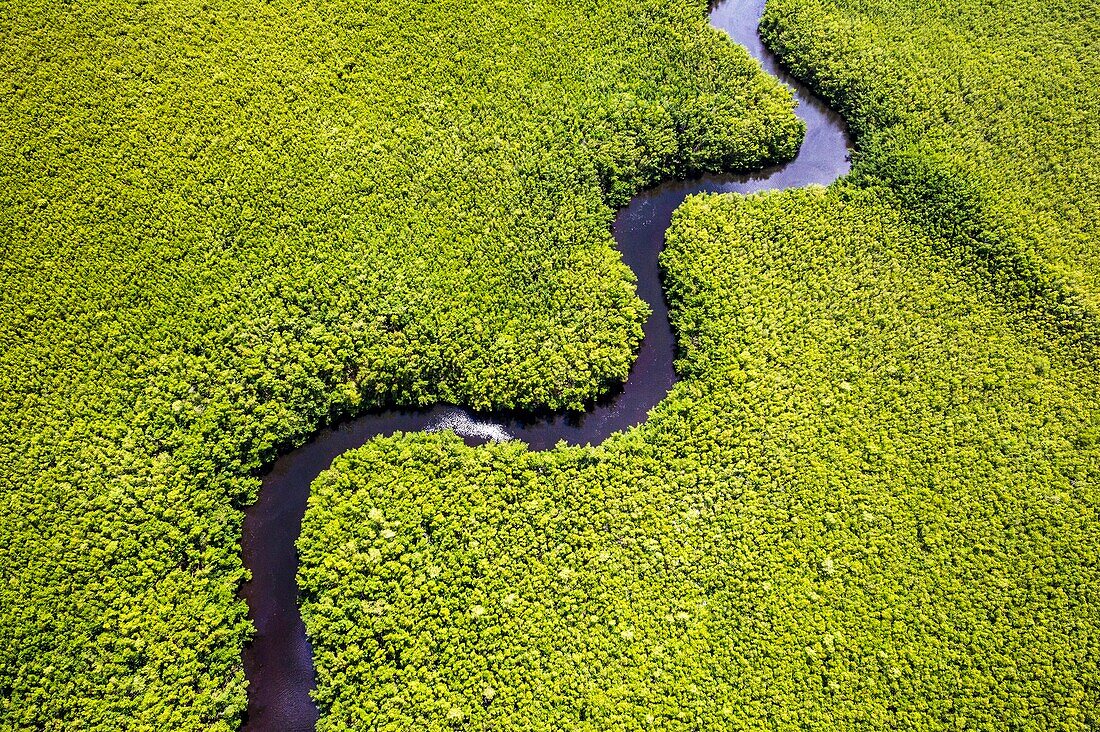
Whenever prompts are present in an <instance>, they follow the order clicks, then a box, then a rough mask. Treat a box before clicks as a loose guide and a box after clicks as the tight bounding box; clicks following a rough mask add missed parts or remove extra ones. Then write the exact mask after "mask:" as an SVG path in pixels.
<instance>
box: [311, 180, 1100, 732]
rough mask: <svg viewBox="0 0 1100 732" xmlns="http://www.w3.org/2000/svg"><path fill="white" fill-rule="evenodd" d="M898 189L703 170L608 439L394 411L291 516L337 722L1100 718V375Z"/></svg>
mask: <svg viewBox="0 0 1100 732" xmlns="http://www.w3.org/2000/svg"><path fill="white" fill-rule="evenodd" d="M942 244H943V243H942V242H937V241H933V240H931V239H930V238H929V237H928V236H927V235H926V234H924V233H919V232H918V231H915V230H913V229H911V228H910V227H908V226H907V224H906V222H905V220H904V218H903V217H901V216H900V215H899V214H898V213H896V209H895V207H894V204H893V202H892V201H891V200H890V197H889V196H888V195H886V194H885V193H882V192H878V191H872V190H860V189H857V188H855V187H853V186H850V185H842V186H838V187H835V188H833V189H830V190H829V191H824V190H821V189H814V190H808V191H797V192H791V193H784V194H777V195H771V196H765V197H752V198H748V199H742V198H737V197H717V196H712V197H700V198H694V199H690V200H689V202H688V203H687V204H686V205H685V207H683V208H682V209H681V211H680V212H679V214H678V216H677V220H676V221H675V222H674V225H673V230H672V232H671V234H670V237H669V249H668V250H667V252H666V254H665V255H664V258H663V261H664V264H665V266H666V267H667V269H668V276H669V280H670V289H671V302H672V305H673V311H674V313H675V316H676V322H677V325H678V326H679V328H680V332H681V337H682V344H683V346H684V349H685V353H684V359H683V362H682V365H683V368H684V370H685V371H686V373H687V374H688V378H687V379H686V380H685V381H684V382H683V383H681V384H679V385H678V386H677V387H676V388H675V389H674V391H673V393H672V395H671V396H670V397H669V398H668V399H667V400H665V401H664V402H663V403H662V404H661V405H660V406H659V407H658V408H657V410H655V413H654V414H653V416H652V417H651V418H650V420H649V421H648V422H647V423H646V424H645V425H644V426H642V427H640V428H639V429H637V430H634V431H632V432H631V433H629V434H627V435H625V436H621V437H617V438H613V439H612V440H610V441H609V442H607V443H605V444H604V446H602V447H600V448H596V449H574V448H560V449H558V450H555V451H551V452H547V453H529V452H527V451H526V450H524V449H523V448H522V446H519V445H515V444H503V445H499V446H491V447H485V448H477V449H470V448H466V447H465V446H464V445H462V444H461V442H460V441H458V440H457V439H456V438H454V437H453V436H447V435H429V436H425V435H419V436H409V437H404V438H401V437H399V438H392V439H387V440H379V441H376V442H373V443H371V444H369V445H367V446H365V447H364V448H362V449H360V450H358V451H354V452H352V453H350V454H348V455H346V456H344V457H342V458H340V459H339V460H338V462H337V464H336V466H335V467H334V469H333V470H331V471H330V472H328V473H326V474H325V475H323V476H322V478H321V479H319V480H318V482H317V483H316V484H315V485H314V487H313V494H312V497H311V504H310V509H309V512H308V513H307V516H306V522H305V526H304V530H303V535H302V538H301V540H300V542H299V547H300V549H301V551H302V558H303V569H302V571H301V573H300V581H301V585H302V588H303V591H304V593H305V597H304V609H303V610H304V615H305V619H306V623H307V627H308V629H309V632H310V634H311V637H312V639H313V643H314V651H315V657H316V660H317V664H318V670H319V674H320V688H319V693H318V699H319V700H320V702H321V705H322V709H323V711H324V716H323V720H322V727H321V728H322V729H324V730H343V729H350V728H356V729H379V730H404V729H424V730H445V729H494V730H563V729H564V730H608V729H616V730H630V729H664V730H698V729H707V730H713V729H800V730H823V731H824V730H828V731H832V730H837V729H929V730H933V729H983V730H1007V729H1021V730H1086V729H1095V728H1096V727H1097V725H1100V717H1098V716H1097V709H1100V684H1098V679H1100V666H1098V664H1100V618H1098V616H1097V613H1096V612H1095V608H1096V603H1097V598H1100V561H1098V559H1100V557H1098V551H1100V515H1098V514H1100V511H1098V498H1100V493H1098V489H1100V396H1098V395H1100V378H1098V375H1097V373H1096V370H1095V369H1093V368H1088V367H1084V368H1079V367H1080V363H1079V362H1078V361H1076V360H1074V359H1075V356H1073V355H1072V354H1071V353H1067V352H1066V349H1065V348H1063V347H1062V346H1061V345H1060V344H1059V343H1057V342H1056V341H1053V340H1052V336H1051V335H1050V333H1049V331H1048V330H1046V329H1044V328H1043V327H1042V326H1040V325H1037V324H1035V322H1034V321H1033V320H1032V319H1030V318H1029V317H1027V316H1024V315H1017V314H1015V313H1013V312H1011V311H1006V310H1005V309H1004V308H1003V306H1002V305H1001V304H1000V303H999V302H998V301H997V300H996V299H995V298H993V297H991V296H990V295H988V294H985V293H984V292H982V288H981V286H980V285H976V284H975V281H974V278H972V277H965V276H960V275H958V274H956V268H957V262H956V260H955V259H953V258H952V257H949V256H943V255H940V254H937V253H936V252H937V251H938V250H940V249H941V248H942Z"/></svg>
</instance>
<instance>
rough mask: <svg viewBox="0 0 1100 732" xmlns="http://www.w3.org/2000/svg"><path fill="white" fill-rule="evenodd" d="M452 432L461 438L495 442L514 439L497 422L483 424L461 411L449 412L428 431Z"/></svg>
mask: <svg viewBox="0 0 1100 732" xmlns="http://www.w3.org/2000/svg"><path fill="white" fill-rule="evenodd" d="M441 430H451V431H452V432H454V433H455V434H456V435H458V436H459V437H476V438H478V439H482V440H492V441H493V442H505V441H506V440H511V439H514V438H513V437H512V435H511V433H509V432H508V430H506V429H504V427H502V426H501V425H499V424H496V423H495V422H482V421H480V420H476V419H474V418H473V417H471V416H470V415H469V414H467V413H466V412H464V411H462V410H461V409H455V410H453V411H450V412H447V413H446V414H444V415H443V416H442V417H440V418H439V421H438V422H436V423H435V424H433V425H432V426H431V427H429V428H428V429H427V431H428V432H439V431H441Z"/></svg>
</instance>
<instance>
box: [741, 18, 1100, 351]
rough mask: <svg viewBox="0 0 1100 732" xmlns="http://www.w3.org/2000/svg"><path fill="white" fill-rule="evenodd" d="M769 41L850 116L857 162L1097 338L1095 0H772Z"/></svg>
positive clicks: (1099, 68) (924, 218)
mask: <svg viewBox="0 0 1100 732" xmlns="http://www.w3.org/2000/svg"><path fill="white" fill-rule="evenodd" d="M761 31H762V34H763V36H764V38H765V41H766V42H767V43H768V44H769V45H770V46H772V47H773V48H774V49H775V50H776V51H777V52H778V53H779V55H780V56H781V57H782V58H783V60H784V61H785V62H786V63H788V64H789V65H790V66H791V67H792V68H793V69H794V70H795V72H796V73H797V74H798V75H799V76H800V77H803V78H808V79H810V80H811V81H812V82H813V84H814V86H815V87H817V88H819V89H820V91H821V92H822V94H823V96H824V97H825V98H826V99H828V100H830V101H831V102H832V104H833V105H834V106H835V108H837V109H839V110H840V111H842V112H843V113H844V115H845V117H846V118H848V119H849V120H851V121H852V124H853V128H854V130H855V131H856V133H857V136H858V138H859V142H860V145H861V146H862V147H863V149H864V153H865V155H864V160H863V164H862V165H860V166H859V169H860V170H861V172H863V173H864V174H867V175H871V176H875V177H878V178H881V179H884V180H885V181H887V182H888V183H889V184H890V185H891V186H892V187H894V188H895V190H897V191H898V192H899V193H900V194H902V195H903V197H904V202H905V204H906V206H907V209H908V214H909V215H910V216H911V221H912V222H913V223H915V224H917V225H920V226H924V227H927V228H929V229H931V230H933V231H934V232H935V233H936V234H937V235H940V236H944V237H945V240H944V241H945V244H946V245H947V246H950V247H953V248H958V249H962V250H966V251H968V252H970V254H971V256H974V257H975V258H977V259H978V260H980V261H983V262H984V263H985V266H986V267H987V269H988V270H989V272H988V275H989V276H990V277H991V278H992V280H993V284H994V286H995V287H996V288H997V289H998V290H1000V291H1002V292H1004V293H1006V294H1010V295H1012V296H1013V297H1015V298H1017V299H1021V300H1022V301H1024V302H1025V303H1026V304H1028V305H1029V307H1031V308H1032V309H1033V310H1036V311H1037V312H1038V313H1040V314H1041V317H1043V319H1044V320H1046V321H1048V322H1049V323H1050V324H1051V325H1053V326H1055V327H1056V328H1058V329H1059V330H1062V331H1073V332H1078V333H1080V332H1084V333H1085V334H1087V336H1088V338H1089V339H1090V340H1091V341H1092V343H1093V344H1096V343H1100V223H1098V222H1100V154H1098V153H1100V12H1098V11H1097V7H1096V4H1095V2H1092V1H1091V0H1021V1H1020V2H990V1H988V0H951V1H950V2H948V1H946V0H769V2H768V5H767V12H766V13H765V17H764V20H763V21H762V23H761Z"/></svg>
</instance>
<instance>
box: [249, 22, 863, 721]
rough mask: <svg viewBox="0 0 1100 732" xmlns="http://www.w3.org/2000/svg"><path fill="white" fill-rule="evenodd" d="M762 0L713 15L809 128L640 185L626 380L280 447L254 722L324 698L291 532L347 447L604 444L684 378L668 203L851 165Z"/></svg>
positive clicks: (625, 248)
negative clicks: (670, 271) (316, 694)
mask: <svg viewBox="0 0 1100 732" xmlns="http://www.w3.org/2000/svg"><path fill="white" fill-rule="evenodd" d="M763 9H764V0H726V1H725V2H719V3H716V4H714V6H713V8H712V10H711V13H710V22H711V24H712V25H713V26H714V27H716V28H719V29H721V30H723V31H725V32H726V33H728V34H729V36H730V37H731V38H732V39H733V40H734V41H735V42H737V43H740V44H741V45H743V46H745V47H746V48H747V49H748V51H749V53H750V54H752V55H753V56H754V57H755V58H756V59H757V60H759V61H760V63H761V65H762V66H763V68H764V70H765V71H767V72H768V73H770V74H773V75H774V76H777V77H778V78H779V79H780V80H781V81H783V82H785V83H786V84H787V85H788V86H790V87H791V89H792V90H793V91H794V95H795V98H796V100H797V101H798V108H797V110H796V112H797V114H798V116H799V117H800V118H802V120H803V121H805V123H806V139H805V141H804V142H803V143H802V147H801V149H800V150H799V153H798V156H797V157H796V158H795V159H794V160H792V161H791V162H789V163H787V164H785V165H782V166H777V167H775V168H770V169H767V170H763V171H757V172H754V173H749V174H744V175H723V176H709V177H705V178H699V179H695V180H689V181H670V182H668V183H664V184H662V185H660V186H657V187H656V188H653V189H651V190H649V191H646V192H644V193H641V194H639V195H638V196H636V197H635V198H634V199H633V200H631V202H630V204H629V205H628V206H626V207H625V208H623V209H622V210H620V211H619V213H618V215H617V217H616V219H615V224H614V235H615V241H616V244H617V246H618V248H619V251H620V252H621V253H622V257H623V260H624V261H625V262H626V264H627V265H629V266H630V268H631V269H632V270H634V274H635V275H636V276H637V278H638V296H639V297H641V298H642V299H643V300H645V301H646V302H647V303H648V304H649V307H650V308H651V309H652V311H653V314H652V315H651V316H650V318H649V320H648V321H647V322H646V324H645V338H644V340H643V341H642V344H641V348H640V351H639V353H638V359H637V361H636V362H635V364H634V367H633V369H632V370H631V372H630V376H629V378H628V379H627V381H626V383H625V384H624V385H623V388H622V390H621V391H620V392H618V393H617V394H613V395H611V396H609V397H608V398H606V399H604V400H602V401H600V402H599V403H597V404H596V405H594V406H593V407H592V408H591V409H589V410H588V411H586V412H584V413H583V414H560V415H551V416H548V417H544V418H530V417H528V418H523V417H515V416H508V417H501V416H500V415H486V414H476V413H473V412H470V411H467V410H464V409H461V408H458V407H453V406H447V405H440V406H436V407H434V408H431V409H425V410H417V411H400V410H390V411H384V412H373V413H369V414H366V415H363V416H361V417H359V418H357V419H355V420H352V421H350V422H348V423H346V424H344V425H342V426H340V427H337V428H334V429H329V430H325V431H323V432H321V433H320V434H318V435H317V436H316V437H315V438H314V439H313V441H312V442H310V443H309V444H308V445H305V446H304V447H302V448H300V449H298V450H295V451H294V452H292V453H290V454H288V455H286V456H284V457H283V458H281V459H280V460H279V461H278V462H276V463H275V465H274V467H273V468H272V470H271V472H270V473H269V474H268V475H267V476H266V477H265V478H264V480H263V486H262V488H261V490H260V495H259V500H258V501H257V502H256V503H255V504H254V505H253V506H251V507H250V508H248V509H247V511H246V513H245V520H244V533H243V536H242V538H241V551H242V554H243V558H244V564H245V566H246V567H248V569H249V570H250V571H251V573H252V580H251V581H250V582H248V583H246V584H245V585H244V587H243V588H242V590H241V592H242V595H243V596H244V598H245V600H246V601H247V602H248V608H249V616H250V617H251V619H252V622H253V623H254V624H255V626H256V636H255V638H254V640H253V641H252V643H251V644H249V645H248V646H247V647H246V648H245V651H244V667H245V675H246V676H247V678H248V684H249V686H248V715H247V719H246V722H245V729H246V730H253V731H255V732H259V731H263V732H268V731H271V732H296V731H297V730H313V729H314V727H315V725H316V721H317V708H316V707H315V706H314V704H313V701H312V700H311V699H310V696H309V692H310V690H311V689H313V688H314V673H313V660H312V657H311V654H310V646H309V641H308V640H307V639H306V633H305V627H304V625H303V624H302V619H301V616H300V615H299V613H298V604H297V600H298V586H297V581H296V574H297V571H298V557H297V554H296V552H295V548H294V542H295V541H296V540H297V538H298V534H299V532H300V531H301V526H302V516H303V515H304V513H305V509H306V502H307V499H308V498H309V489H310V484H311V483H312V482H313V480H314V479H315V478H316V477H317V476H318V475H319V474H320V473H321V472H322V471H323V470H325V469H326V468H328V467H329V465H330V464H331V462H332V460H333V458H335V457H336V456H337V455H340V454H341V453H344V452H347V451H348V450H351V449H353V448H356V447H359V446H360V445H363V444H364V443H365V442H367V441H368V440H370V439H371V438H373V437H378V436H380V435H389V434H392V433H394V432H398V431H401V432H415V431H419V430H441V429H450V430H454V431H455V432H456V433H458V434H459V435H461V436H463V437H464V438H466V439H467V440H468V441H469V442H471V443H476V442H485V441H487V440H501V439H511V438H514V439H518V440H523V441H524V442H526V443H527V444H528V445H529V446H530V448H531V449H532V450H544V449H547V448H550V447H553V446H554V445H555V444H556V443H557V442H558V441H559V440H565V441H566V442H567V443H570V444H575V445H584V444H598V443H600V442H602V441H603V440H604V439H606V438H607V437H608V436H610V435H611V434H613V433H615V432H619V431H622V430H625V429H628V428H630V427H633V426H635V425H637V424H640V423H641V422H643V421H644V420H645V418H646V415H647V414H648V413H649V411H650V409H652V408H653V407H654V406H656V404H657V403H658V402H659V401H661V399H663V398H664V396H665V395H666V394H667V393H668V391H669V389H671V388H672V385H673V384H674V383H675V382H676V380H677V377H676V372H675V370H674V369H673V358H674V356H675V345H676V343H675V338H674V335H673V332H672V327H671V326H670V325H669V322H668V307H667V305H666V303H665V299H664V293H663V291H662V288H661V276H660V269H659V267H658V264H657V255H658V254H659V253H660V251H661V248H662V246H663V245H664V239H665V230H666V229H667V228H668V226H669V223H670V221H671V218H672V212H673V211H674V210H675V209H676V208H677V207H678V206H679V205H680V203H681V202H682V201H683V200H684V198H685V197H686V196H690V195H692V194H695V193H751V192H753V191H762V190H779V189H784V188H797V187H801V186H806V185H810V184H814V183H817V184H821V185H827V184H829V183H831V182H832V181H834V180H836V179H837V178H838V177H840V176H841V175H844V174H845V173H847V172H848V170H849V168H850V163H849V150H848V146H849V141H848V136H847V131H846V127H845V125H844V121H843V120H842V119H841V118H840V116H839V115H837V114H836V113H835V112H833V111H832V110H830V109H829V108H828V107H826V106H825V105H824V103H822V102H821V101H820V100H819V99H817V98H816V97H815V96H814V95H813V94H812V93H811V92H810V91H809V89H807V88H806V87H804V86H803V85H801V84H799V83H798V82H797V81H796V80H794V79H793V78H791V77H790V76H789V75H788V74H787V73H786V72H785V71H784V70H783V69H782V68H781V66H780V64H779V62H778V60H777V59H776V58H775V56H774V55H773V54H771V53H770V52H769V51H768V50H767V49H765V48H764V45H763V43H762V42H761V40H760V36H759V34H758V33H757V25H758V23H759V20H760V15H761V13H762V12H763Z"/></svg>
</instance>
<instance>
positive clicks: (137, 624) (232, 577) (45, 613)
mask: <svg viewBox="0 0 1100 732" xmlns="http://www.w3.org/2000/svg"><path fill="white" fill-rule="evenodd" d="M704 11H705V8H704V4H703V3H702V0H674V1H672V2H667V1H665V0H661V1H658V0H642V2H636V1H633V0H632V1H631V2H625V1H621V2H619V1H616V2H585V1H583V0H554V1H551V0H493V1H491V2H489V1H486V2H470V1H469V0H462V1H461V2H458V1H453V0H443V1H442V2H438V1H436V0H433V1H432V2H427V1H419V0H413V1H403V2H391V1H390V0H367V2H366V3H362V2H360V3H347V2H342V1H341V0H334V1H333V2H320V3H304V4H303V3H294V2H286V1H285V0H272V1H271V2H253V1H252V0H231V1H230V2H228V3H225V2H221V3H205V2H195V1H193V0H182V1H179V2H164V1H163V0H152V1H150V2H146V1H145V0H140V1H139V2H125V1H115V0H94V1H93V2H90V3H69V2H62V1H60V0H56V1H55V0H49V1H48V2H42V3H34V2H27V1H25V0H15V1H14V2H9V3H6V4H5V5H4V7H3V9H0V28H2V30H0V39H2V45H3V51H4V52H3V54H0V232H3V233H2V234H0V280H2V281H3V287H2V288H0V435H2V436H0V496H2V507H3V509H2V512H0V513H2V518H0V566H2V567H3V570H2V574H0V578H2V582H0V587H2V588H3V589H2V590H0V593H2V595H0V726H2V727H4V728H5V729H10V728H57V729H82V730H91V729H106V730H118V729H128V728H142V729H156V730H176V729H195V728H203V729H227V728H232V727H234V726H236V725H237V723H238V721H239V714H240V712H241V710H242V707H243V702H244V683H243V681H244V680H243V674H242V670H241V665H240V648H241V645H242V643H243V642H244V639H245V637H246V635H247V632H248V626H247V622H246V620H245V616H244V607H243V603H242V602H241V601H240V600H238V599H237V597H236V595H235V593H236V589H237V586H238V583H239V582H240V580H241V579H242V575H243V570H242V569H241V565H240V558H239V555H238V551H239V549H238V538H239V534H240V518H241V514H240V507H241V506H242V505H243V504H245V503H246V502H247V501H249V500H250V497H251V496H252V494H253V492H254V490H255V488H256V485H257V480H256V479H255V478H254V477H251V476H252V475H253V474H254V472H255V471H256V470H258V469H259V468H260V467H261V466H262V465H263V464H264V463H266V462H269V461H270V460H271V459H272V458H273V456H274V455H275V454H276V453H277V451H278V450H279V449H280V448H285V447H286V446H288V445H290V444H292V443H294V442H296V441H300V440H301V439H302V438H303V436H304V435H306V434H308V433H309V432H311V431H312V430H314V429H316V428H317V426H318V425H319V424H321V423H322V422H323V421H325V420H326V419H327V418H329V417H331V416H332V415H335V414H340V413H346V412H350V411H355V410H359V409H362V408H365V407H366V406H368V405H373V404H377V403H381V402H400V403H427V402H434V401H437V400H453V401H459V402H463V403H466V404H472V405H476V406H488V405H501V406H532V405H539V406H549V407H566V406H571V407H576V406H579V405H580V404H582V403H583V402H584V401H585V400H588V399H590V398H592V397H593V396H594V395H596V394H597V393H598V392H599V391H600V390H601V389H603V388H605V387H606V386H607V385H608V384H609V383H611V382H613V381H615V380H618V379H621V378H622V377H623V376H624V375H625V374H626V373H627V370H628V368H629V365H630V363H631V359H632V353H633V351H634V349H635V347H636V345H637V342H638V339H639V338H640V335H641V327H640V323H641V321H642V319H643V317H644V315H645V312H644V310H645V308H644V306H643V305H642V304H641V303H640V301H639V300H638V299H637V298H636V297H635V296H634V293H633V287H632V278H631V274H630V272H629V271H628V270H627V269H626V268H625V267H624V266H623V264H622V262H621V261H620V259H619V257H618V255H617V254H616V253H615V252H614V250H613V249H612V247H611V239H610V234H609V223H610V220H611V212H612V206H613V205H615V204H618V203H620V202H622V201H623V200H624V199H625V197H626V196H627V195H628V194H629V193H630V192H631V191H633V190H634V189H636V188H637V187H639V186H641V185H643V184H645V183H647V182H650V181H653V180H654V179H656V178H657V177H660V176H668V175H676V174H683V173H686V172H688V171H692V170H702V169H708V170H709V169H716V168H719V167H728V166H734V167H752V166H759V165H763V164H765V163H766V162H768V161H772V160H775V159H779V158H784V157H788V156H790V155H792V154H793V152H794V150H795V148H796V146H797V143H798V141H799V138H800V134H801V127H800V123H799V122H798V121H797V120H796V119H795V117H794V116H793V115H792V114H791V102H790V97H789V95H788V94H787V92H786V91H785V90H783V89H782V88H781V87H780V86H779V85H778V84H776V83H775V82H774V81H773V80H771V79H769V78H767V77H766V76H765V75H763V74H762V73H761V72H760V71H759V68H758V67H757V66H756V64H755V63H754V62H752V61H751V60H750V59H749V58H748V56H747V54H746V53H745V52H744V51H743V50H742V49H739V48H737V47H736V46H734V45H732V44H730V43H729V42H728V40H726V39H724V38H723V37H721V36H720V35H719V34H717V33H716V32H713V31H710V30H708V29H707V27H706V20H705V12H704Z"/></svg>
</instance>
